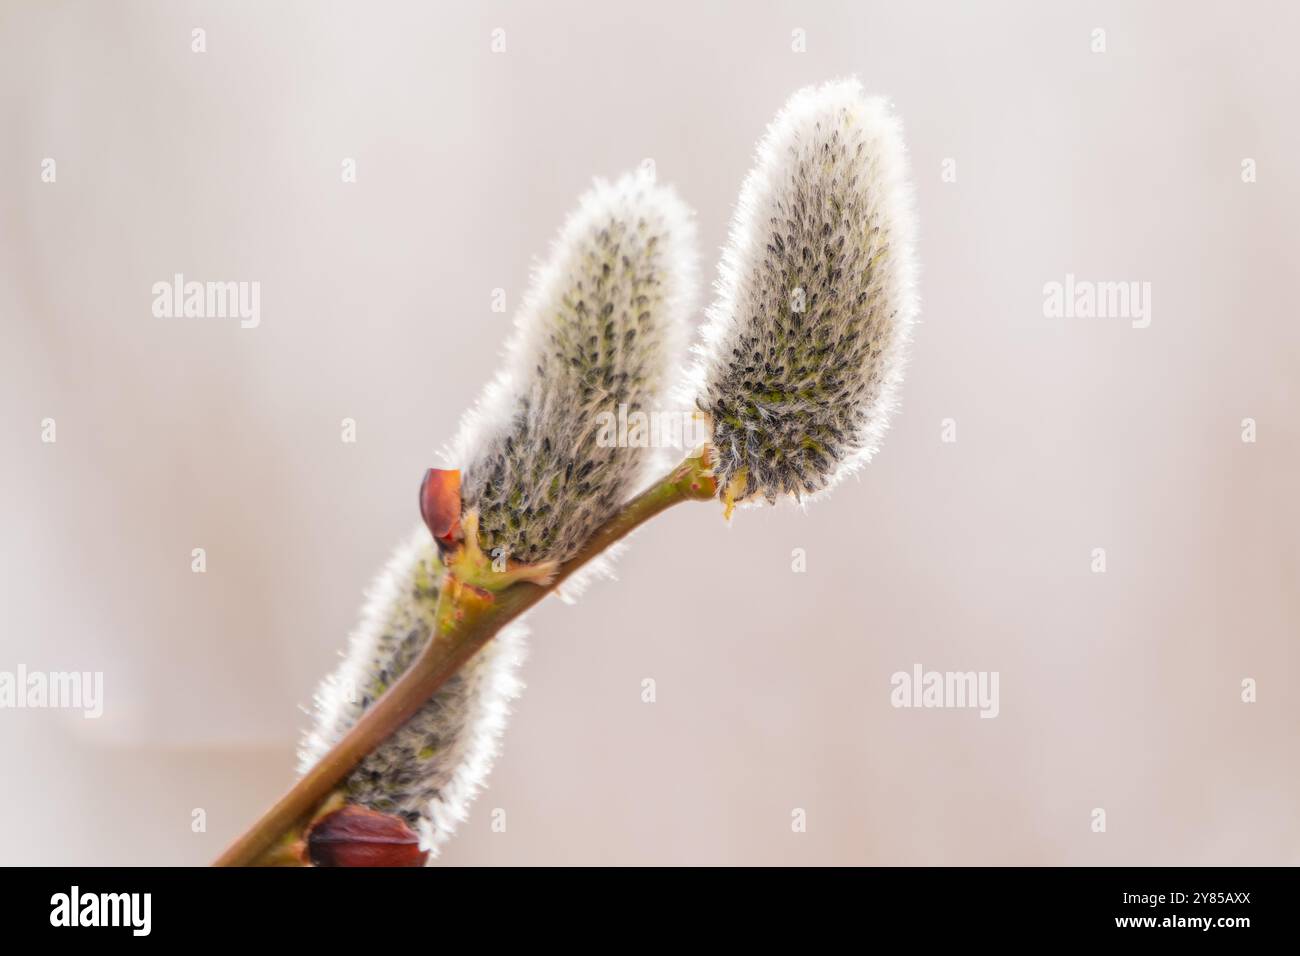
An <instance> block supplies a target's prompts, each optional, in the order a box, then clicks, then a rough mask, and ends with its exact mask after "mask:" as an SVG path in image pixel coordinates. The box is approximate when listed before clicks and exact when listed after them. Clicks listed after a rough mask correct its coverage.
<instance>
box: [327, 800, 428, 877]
mask: <svg viewBox="0 0 1300 956" xmlns="http://www.w3.org/2000/svg"><path fill="white" fill-rule="evenodd" d="M307 855H308V858H309V859H310V860H311V863H312V865H313V866H424V864H425V861H426V860H428V858H429V851H428V850H421V849H420V840H419V837H417V836H416V835H415V831H414V830H412V829H411V828H410V826H408V825H407V823H406V821H405V820H403V819H402V818H401V817H396V816H393V815H392V814H388V813H380V812H379V811H378V810H368V809H366V808H365V807H358V806H355V805H349V806H346V807H343V808H342V809H341V810H335V811H334V812H333V813H329V814H326V815H325V816H323V817H321V818H320V819H319V820H317V821H316V822H315V823H314V824H312V827H311V829H310V830H309V831H308V832H307Z"/></svg>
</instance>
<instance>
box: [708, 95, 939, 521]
mask: <svg viewBox="0 0 1300 956" xmlns="http://www.w3.org/2000/svg"><path fill="white" fill-rule="evenodd" d="M914 231H915V227H914V222H913V212H912V198H911V189H910V187H909V185H908V181H907V162H906V152H905V147H904V144H903V135H902V128H901V125H900V123H899V121H898V119H897V118H895V117H894V116H893V115H892V114H891V112H890V109H889V106H888V104H887V103H886V101H885V100H884V99H881V98H868V97H866V96H864V95H863V92H862V87H861V85H860V84H859V83H858V81H857V80H856V79H849V80H843V81H837V82H832V83H827V84H825V85H824V86H820V87H808V88H807V89H804V90H801V91H799V92H798V93H796V94H795V95H794V96H793V97H792V98H791V99H790V100H789V102H788V103H787V104H786V105H785V107H784V109H782V110H781V112H780V113H779V114H778V115H777V117H776V118H775V119H774V120H773V121H772V123H771V125H770V126H769V127H768V129H767V132H766V135H765V136H764V137H763V138H762V140H761V141H760V143H759V144H758V149H757V156H756V162H755V166H754V168H753V170H752V171H751V172H750V174H749V176H748V177H747V178H746V180H745V183H744V186H743V188H742V190H741V193H740V199H739V202H738V205H737V209H736V213H735V218H734V220H733V223H732V228H731V235H730V237H729V240H728V243H727V246H726V248H725V250H724V252H723V258H722V262H721V264H720V266H719V278H718V282H717V297H716V299H715V301H714V303H713V304H712V306H711V307H710V308H709V310H708V322H707V323H706V325H705V328H704V330H703V343H702V344H701V345H700V346H698V347H697V349H696V352H697V355H698V357H699V361H698V362H697V365H696V367H695V369H694V371H693V374H692V379H691V383H690V385H691V388H692V389H693V391H694V400H695V403H696V405H697V407H698V408H699V409H700V410H701V412H703V413H704V414H705V415H706V416H707V417H708V419H709V422H710V424H711V427H712V434H713V441H714V444H715V445H716V447H717V452H718V459H717V467H716V471H717V474H718V477H719V483H720V486H721V487H723V488H727V487H728V485H732V493H733V494H734V497H735V500H736V501H755V500H767V501H769V502H771V501H775V500H776V498H777V497H778V496H783V495H790V496H793V497H795V498H797V499H803V498H805V497H808V496H815V495H816V494H817V493H818V492H821V491H824V490H826V489H828V488H830V487H831V486H832V485H834V484H835V483H836V482H837V481H838V480H840V479H841V478H842V477H843V476H844V475H845V474H847V473H849V472H851V471H852V470H854V469H855V468H856V467H857V466H859V465H860V464H862V463H863V462H865V461H867V460H868V459H869V458H870V457H871V456H872V455H873V454H874V453H875V451H876V449H877V447H878V446H879V444H880V442H881V440H882V438H883V437H884V433H885V429H886V428H887V427H888V422H889V416H890V413H891V412H892V411H893V410H894V406H895V393H896V389H897V386H898V383H899V382H900V380H901V377H902V370H903V363H904V356H905V351H906V346H907V343H908V340H909V337H910V331H911V326H912V323H913V320H914V318H915V316H916V312H917V298H916V293H915V272H916V267H915V264H914V258H913V249H912V245H913V234H914Z"/></svg>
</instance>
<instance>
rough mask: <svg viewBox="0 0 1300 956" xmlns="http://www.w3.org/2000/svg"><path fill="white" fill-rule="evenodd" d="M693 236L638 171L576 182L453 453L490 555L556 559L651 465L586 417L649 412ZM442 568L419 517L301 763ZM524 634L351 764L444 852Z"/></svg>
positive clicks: (375, 692)
mask: <svg viewBox="0 0 1300 956" xmlns="http://www.w3.org/2000/svg"><path fill="white" fill-rule="evenodd" d="M694 243H695V230H694V223H693V222H692V218H691V213H690V211H689V210H688V209H687V207H686V206H685V205H684V204H683V203H682V202H681V201H680V200H679V199H678V198H677V197H676V195H675V194H674V193H673V192H672V190H670V189H668V188H666V187H664V186H660V185H657V184H656V183H655V181H654V176H653V174H652V173H650V172H648V171H644V170H643V171H638V172H635V173H630V174H627V175H625V176H623V177H621V178H620V179H618V180H617V181H615V182H613V183H608V182H604V181H600V180H597V181H596V183H595V184H594V185H593V187H592V188H591V190H590V191H589V192H587V193H586V194H585V195H584V196H583V197H582V199H581V200H580V202H579V205H578V208H577V210H576V211H575V212H574V213H573V214H572V215H571V216H570V217H569V219H568V221H567V222H566V223H565V225H564V227H563V229H562V230H561V232H560V235H559V237H558V239H557V241H556V243H555V245H554V247H553V249H552V251H551V255H550V257H549V259H548V261H547V262H546V263H545V264H544V265H542V266H541V267H540V268H539V269H538V270H537V271H536V273H535V275H534V277H533V282H532V287H531V289H530V291H529V293H528V295H527V297H526V298H525V300H524V302H523V304H522V306H521V307H520V309H519V311H518V314H517V317H516V322H515V329H514V333H513V336H512V338H511V341H510V343H509V345H508V347H507V355H506V362H505V367H504V370H503V371H502V372H501V374H500V375H499V376H498V377H497V378H496V379H495V380H494V381H493V382H492V383H491V385H489V386H488V388H487V389H486V391H485V393H484V395H483V397H482V399H481V400H480V401H479V403H478V405H477V406H476V407H475V408H474V410H473V411H471V412H469V413H468V414H467V415H466V416H465V420H464V421H463V423H462V426H461V429H460V434H459V436H458V437H457V439H456V441H455V443H454V445H453V448H452V451H451V453H450V454H449V456H448V458H449V461H448V465H449V466H450V467H459V468H460V469H461V471H462V477H461V495H462V505H463V508H464V509H465V511H466V512H467V513H468V512H469V511H471V510H476V511H477V512H478V513H479V516H480V523H479V536H480V543H481V547H482V549H483V551H484V552H485V553H487V554H489V555H495V554H500V555H503V556H505V557H508V558H510V559H512V560H514V561H519V562H525V563H535V562H538V561H542V560H557V561H564V560H566V559H568V558H570V557H572V556H573V555H574V554H575V553H576V552H577V550H578V549H580V548H581V547H582V545H583V544H584V543H585V542H586V540H587V538H588V537H589V536H590V535H591V533H592V532H593V531H594V530H595V529H596V528H597V527H598V526H599V525H600V524H602V523H603V522H604V521H606V520H607V519H608V518H610V517H611V516H612V515H613V514H614V513H615V511H617V509H618V508H619V507H620V506H621V505H622V504H623V503H624V502H625V501H626V500H627V498H628V497H630V496H631V495H632V494H633V493H634V492H635V491H636V490H638V486H639V485H640V484H641V483H642V482H643V481H644V480H645V478H646V476H647V474H648V467H649V462H648V459H649V457H650V455H651V454H652V453H653V452H652V450H651V449H645V448H617V447H613V448H607V447H600V446H599V444H598V443H597V441H596V427H595V422H596V420H597V415H598V414H599V413H600V412H602V411H611V412H612V411H615V410H616V409H617V408H618V406H619V405H620V404H626V405H627V406H628V408H629V409H631V410H638V409H640V410H646V411H650V410H653V409H654V408H655V407H656V405H657V403H658V402H660V401H661V400H662V396H663V393H664V391H665V385H666V383H667V381H668V379H669V376H670V374H671V373H672V371H673V370H674V368H675V367H676V365H677V363H678V362H679V354H678V348H679V346H680V345H681V342H682V339H683V336H684V328H685V323H686V321H687V318H688V316H689V315H690V312H691V310H692V308H693V306H694V301H695V277H696V268H695V249H694ZM443 573H444V569H443V566H442V563H441V559H440V556H439V553H438V549H437V547H436V546H435V545H434V542H433V540H432V538H431V537H430V535H429V532H428V531H427V530H426V529H424V528H423V527H421V528H420V530H419V531H418V532H416V534H415V535H414V536H413V537H412V538H411V539H410V540H409V541H408V542H407V543H406V544H405V545H403V546H402V547H401V548H400V549H399V550H398V551H397V553H396V554H395V555H394V557H393V558H392V560H391V561H390V562H389V564H388V566H387V567H386V568H385V569H384V571H383V572H382V573H381V574H380V575H379V578H378V579H377V580H376V582H375V583H374V585H373V586H372V588H371V590H370V592H369V600H368V601H367V604H366V606H365V609H364V611H363V613H362V617H361V623H360V626H359V627H358V629H357V630H356V631H355V632H354V633H353V635H352V638H351V641H350V644H349V647H348V650H347V653H346V656H345V658H344V660H343V662H342V664H341V665H340V666H339V668H338V670H337V671H336V672H335V673H334V674H333V675H331V676H330V677H329V678H328V679H327V680H326V681H325V682H324V683H323V684H322V685H321V687H320V689H319V691H318V693H317V697H316V710H315V719H314V726H313V728H312V729H311V731H310V732H309V733H308V734H307V736H306V737H305V739H304V741H303V745H302V748H301V753H300V759H299V770H300V772H306V771H307V770H308V769H309V768H310V767H311V766H312V765H313V764H315V763H316V761H317V760H319V759H320V758H321V757H322V756H323V755H324V754H325V753H326V752H327V751H328V750H329V748H330V747H331V746H333V745H334V744H335V743H336V742H337V741H338V740H339V739H340V738H341V737H342V736H343V735H344V734H345V733H346V732H347V731H348V729H349V728H351V727H352V726H353V725H354V724H355V723H356V722H357V720H358V719H359V718H360V716H361V714H362V713H363V712H364V711H365V709H366V708H367V707H369V706H370V704H372V703H373V702H374V701H375V700H376V699H377V698H378V697H379V696H380V695H381V694H382V693H383V692H384V690H386V689H387V688H388V687H389V686H390V685H391V684H392V683H393V682H394V681H395V680H396V679H397V678H398V677H399V676H400V675H401V674H402V673H403V672H404V671H405V670H406V668H407V667H409V666H410V664H411V662H412V661H413V660H414V659H415V657H416V655H417V654H418V653H419V652H420V650H421V649H422V648H423V647H424V646H425V644H426V643H427V642H428V640H429V637H430V635H431V634H432V633H433V627H434V615H435V611H436V608H437V600H438V589H439V587H440V584H441V581H442V576H443ZM566 587H567V584H566ZM524 638H525V629H524V627H523V625H522V624H521V623H518V622H516V623H514V624H512V625H510V626H508V627H507V628H505V629H504V630H503V631H501V632H500V633H499V634H497V635H496V637H495V638H493V639H492V640H491V641H489V642H488V644H487V645H485V646H484V647H483V649H482V650H480V651H479V652H478V653H477V654H476V655H475V656H474V658H473V659H472V660H471V661H470V662H469V663H468V664H467V665H466V666H465V667H463V668H462V669H461V670H460V671H459V672H458V673H457V674H456V675H455V676H453V677H452V678H451V679H450V680H448V681H447V683H446V684H445V685H443V687H442V688H441V689H440V690H439V691H438V692H437V693H436V694H435V695H434V696H433V697H432V698H431V699H430V700H429V701H428V703H426V704H425V705H424V707H423V708H421V709H420V710H419V711H418V712H417V713H416V714H415V716H414V717H412V718H411V719H410V720H409V721H408V722H407V723H406V724H405V725H403V727H402V728H401V729H400V730H399V731H398V732H397V733H396V734H394V735H393V736H392V737H390V738H389V739H388V740H387V741H385V743H384V744H382V745H381V746H380V747H379V748H378V749H377V750H375V751H374V752H373V753H372V754H370V755H369V756H368V757H366V758H365V759H364V760H363V761H362V762H361V764H360V765H359V766H358V767H357V768H356V769H355V770H354V771H353V772H352V774H351V775H350V776H349V777H348V779H347V781H346V783H345V785H344V787H345V791H346V794H347V797H348V799H349V801H350V802H353V803H357V804H360V805H362V806H365V807H368V808H370V809H374V810H380V811H383V812H387V813H394V814H398V815H400V816H402V817H404V818H405V819H406V820H407V821H408V822H409V823H411V824H412V825H413V826H415V828H416V829H417V832H418V833H419V834H420V842H421V845H422V846H423V847H425V848H426V849H430V850H433V851H435V852H436V850H437V848H438V846H439V845H440V844H441V843H442V842H443V841H445V840H446V838H447V837H448V836H450V835H451V833H452V832H453V830H454V828H455V826H456V824H457V823H459V822H460V821H462V820H463V819H464V818H465V817H466V815H467V812H468V806H469V803H470V802H471V801H472V800H473V798H474V796H475V795H476V793H477V792H478V790H479V789H480V788H481V786H482V785H483V782H484V780H485V778H486V776H487V773H488V771H489V769H490V767H491V764H492V761H493V759H494V758H495V756H496V753H497V748H498V743H499V739H500V735H501V732H502V730H503V729H504V726H505V721H506V717H507V715H508V711H509V702H510V700H511V699H512V698H513V697H515V696H516V695H517V694H518V692H519V690H520V687H521V684H520V682H519V680H518V677H517V676H516V674H517V669H518V665H519V663H520V661H521V660H522V658H523V654H524ZM432 856H433V854H431V855H430V859H432Z"/></svg>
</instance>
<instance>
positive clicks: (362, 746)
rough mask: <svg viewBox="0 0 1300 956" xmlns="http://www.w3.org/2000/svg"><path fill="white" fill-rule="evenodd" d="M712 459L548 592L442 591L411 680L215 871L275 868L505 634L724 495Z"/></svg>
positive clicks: (623, 520)
mask: <svg viewBox="0 0 1300 956" xmlns="http://www.w3.org/2000/svg"><path fill="white" fill-rule="evenodd" d="M711 459H712V449H711V448H710V447H709V446H707V445H706V446H704V448H703V449H701V450H700V451H697V452H696V453H695V454H693V455H692V456H691V457H689V458H687V459H686V460H685V461H683V462H682V463H681V464H680V465H678V466H677V467H676V468H674V469H673V470H672V471H671V472H669V474H668V475H666V476H665V477H664V478H663V479H661V480H660V481H659V482H657V483H656V484H654V485H653V486H651V487H650V488H649V489H647V490H646V491H644V492H643V493H641V494H640V495H638V496H637V497H635V498H633V499H632V500H631V501H630V502H628V503H627V504H626V505H625V506H624V507H623V509H622V510H621V511H619V513H618V514H616V515H615V516H614V517H612V518H610V519H609V521H607V522H606V523H605V524H604V525H602V526H601V527H600V528H598V529H597V530H596V532H595V533H594V534H593V535H592V536H591V538H590V539H589V540H588V541H587V543H586V544H585V545H583V547H582V550H581V551H579V552H578V554H576V555H575V556H574V557H573V558H571V559H570V560H568V561H566V562H565V563H564V564H563V565H561V567H560V570H559V572H558V573H557V574H556V575H555V578H554V579H553V580H552V581H551V582H550V583H549V584H547V585H545V586H539V585H536V584H532V583H528V582H520V583H517V584H512V585H510V586H509V587H507V588H506V589H505V590H503V591H500V592H497V593H496V594H491V595H485V594H482V593H481V592H477V591H475V590H473V589H470V588H459V589H456V594H457V596H456V598H455V599H454V604H452V605H451V606H446V605H448V604H450V602H449V601H448V600H447V598H448V593H449V592H448V590H447V589H444V590H443V592H442V594H441V595H440V596H439V608H438V615H437V619H438V622H439V623H438V627H437V629H436V631H435V632H434V635H433V637H432V638H431V639H430V641H429V643H428V644H427V645H426V646H425V648H424V650H423V651H421V652H420V656H419V657H418V658H416V660H415V662H414V663H413V664H412V665H411V666H410V668H409V669H408V670H407V671H406V673H404V674H403V675H402V676H401V677H400V678H399V679H398V680H397V681H396V682H395V683H394V684H393V686H392V687H390V688H389V689H388V691H387V692H386V693H385V694H384V695H383V696H382V697H380V698H379V699H378V700H377V701H375V703H374V705H373V706H371V707H370V708H369V709H368V710H367V711H366V712H365V713H363V714H362V715H361V719H360V720H358V721H357V722H356V724H354V725H353V727H352V729H351V730H349V731H348V732H347V734H346V735H344V737H343V739H341V740H340V741H339V742H338V743H337V744H335V745H334V746H333V747H332V748H331V749H330V751H329V752H328V753H326V754H325V755H324V756H323V757H321V759H320V760H319V761H317V762H316V764H315V765H314V766H313V767H312V768H311V769H310V770H309V771H307V773H306V774H304V775H303V776H302V778H301V779H299V780H298V782H297V783H295V784H294V785H293V787H292V788H290V790H289V792H288V793H286V794H285V795H284V796H283V797H281V798H280V799H279V800H278V801H277V802H276V803H275V805H274V806H272V807H271V809H270V810H268V811H267V812H266V813H265V814H263V815H262V817H261V819H259V820H258V821H257V822H256V823H254V824H253V825H252V826H251V827H250V828H249V829H248V830H247V831H246V832H245V833H244V834H243V835H242V836H241V837H239V838H238V839H237V840H235V842H234V843H232V844H231V845H230V846H229V847H228V848H227V849H226V851H225V852H224V853H223V854H221V856H220V857H218V858H217V860H216V863H215V864H214V865H216V866H255V865H258V864H260V863H262V862H269V856H272V855H274V853H275V850H276V848H277V847H279V846H281V845H282V844H283V842H284V841H285V839H286V838H291V837H292V836H293V835H294V834H296V833H300V832H301V831H302V830H303V829H304V828H305V827H306V826H307V825H308V824H309V823H310V822H311V820H312V819H313V818H314V817H315V816H316V813H317V811H318V810H319V809H320V807H321V805H322V804H323V803H324V802H325V801H326V800H328V799H329V798H330V796H331V795H332V794H333V793H334V792H335V790H336V789H337V788H338V787H339V786H340V785H341V784H342V783H343V781H344V780H345V779H347V776H348V774H350V773H351V772H352V771H353V770H354V769H355V768H356V766H357V764H359V763H360V762H361V761H362V760H363V759H365V757H366V755H367V754H369V753H371V752H372V751H373V750H374V749H375V748H376V747H378V746H379V745H380V744H381V743H383V742H384V741H385V740H386V739H388V737H389V736H390V735H392V734H393V733H394V732H395V731H396V730H397V729H398V728H399V727H401V726H402V724H404V723H406V721H407V720H409V719H410V718H411V717H412V716H414V715H415V713H416V711H418V710H419V709H420V708H421V707H423V706H424V704H425V702H426V701H428V699H429V698H430V697H432V696H433V694H434V693H435V692H436V691H437V690H438V688H440V687H441V686H442V685H443V684H444V683H445V682H446V681H447V679H448V678H449V677H451V676H452V675H453V674H455V673H456V671H457V670H459V669H460V668H461V667H462V666H463V665H464V664H465V663H466V662H467V661H468V660H469V659H470V658H471V657H473V656H474V654H475V653H477V652H478V650H479V649H480V648H481V647H482V646H483V645H484V644H486V643H487V642H488V641H489V640H491V639H492V637H493V635H495V634H496V633H497V632H498V631H500V630H501V628H503V627H505V626H506V624H508V623H509V622H510V621H512V620H514V619H515V618H517V617H519V615H521V614H523V613H524V612H525V611H527V610H528V609H529V608H531V607H532V606H533V605H534V604H537V603H538V602H539V601H541V600H542V598H544V597H545V596H546V595H547V594H549V593H550V592H552V591H554V590H555V589H556V588H557V587H559V585H560V584H562V583H563V582H564V580H565V579H566V578H568V577H569V576H570V575H571V574H573V573H574V572H575V571H577V570H578V569H579V568H581V567H582V566H583V565H585V564H586V563H587V562H589V561H591V560H592V559H593V558H595V557H597V556H598V555H600V554H601V553H602V552H604V551H605V549H607V548H608V547H609V546H610V545H612V544H614V543H615V542H617V541H619V540H620V539H621V538H623V537H625V536H626V535H628V534H630V533H631V532H632V531H633V530H635V529H636V528H637V527H639V526H640V525H642V524H644V523H645V522H646V521H649V520H650V519H651V518H653V517H654V516H655V515H657V514H659V513H660V512H662V511H666V510H667V509H668V508H671V507H672V506H673V505H675V504H679V503H680V502H683V501H708V500H709V499H711V498H714V497H716V496H717V493H718V487H717V482H716V480H715V479H714V477H713V473H712V460H711Z"/></svg>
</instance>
